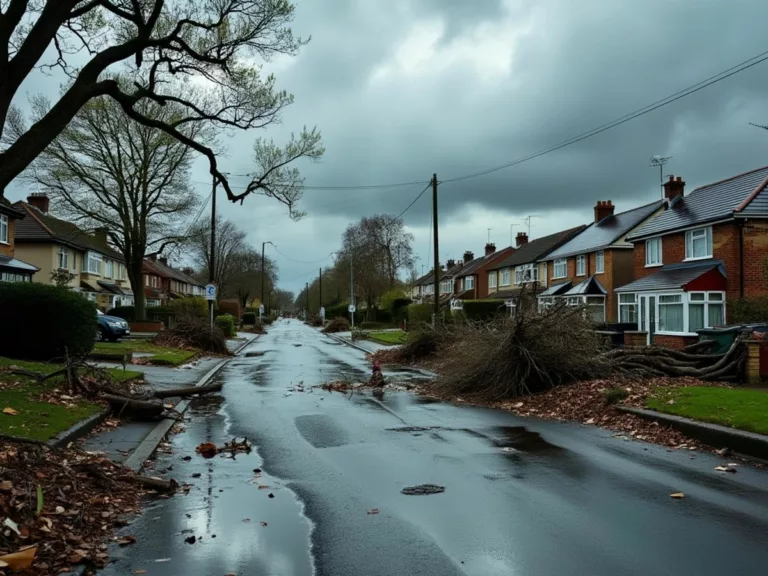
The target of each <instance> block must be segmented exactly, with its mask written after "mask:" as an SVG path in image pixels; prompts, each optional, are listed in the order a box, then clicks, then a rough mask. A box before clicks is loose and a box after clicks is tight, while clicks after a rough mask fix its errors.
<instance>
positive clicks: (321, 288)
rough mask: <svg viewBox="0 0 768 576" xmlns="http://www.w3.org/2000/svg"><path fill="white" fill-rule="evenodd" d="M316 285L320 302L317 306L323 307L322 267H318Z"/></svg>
mask: <svg viewBox="0 0 768 576" xmlns="http://www.w3.org/2000/svg"><path fill="white" fill-rule="evenodd" d="M317 285H318V289H319V292H320V304H319V306H318V309H319V308H322V307H323V268H322V266H321V267H320V276H318V277H317Z"/></svg>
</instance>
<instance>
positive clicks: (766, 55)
mask: <svg viewBox="0 0 768 576" xmlns="http://www.w3.org/2000/svg"><path fill="white" fill-rule="evenodd" d="M766 60H768V51H765V52H762V53H760V54H758V55H757V56H753V57H752V58H749V59H748V60H745V61H743V62H741V63H739V64H736V65H735V66H732V67H730V68H728V69H727V70H723V71H722V72H719V73H718V74H715V75H714V76H710V77H709V78H707V79H706V80H702V81H700V82H698V83H696V84H693V85H692V86H689V87H688V88H684V89H683V90H679V91H677V92H675V93H674V94H670V95H669V96H667V97H665V98H662V99H661V100H657V101H656V102H653V103H651V104H648V105H647V106H644V107H642V108H639V109H637V110H635V111H634V112H630V113H629V114H625V115H624V116H621V117H620V118H616V119H615V120H612V121H610V122H607V123H606V124H603V125H601V126H598V127H597V128H593V129H592V130H589V131H587V132H583V133H581V134H579V135H577V136H574V137H572V138H569V139H568V140H564V141H563V142H560V143H559V144H555V145H554V146H550V147H548V148H544V149H543V150H539V151H538V152H534V153H533V154H529V155H528V156H523V157H522V158H518V159H516V160H512V161H511V162H507V163H505V164H502V165H500V166H495V167H493V168H488V169H486V170H481V171H480V172H474V173H472V174H466V175H464V176H458V177H455V178H448V179H446V180H442V181H441V183H447V182H459V181H461V180H468V179H470V178H477V177H479V176H484V175H486V174H490V173H492V172H497V171H499V170H503V169H504V168H510V167H512V166H516V165H518V164H522V163H523V162H528V161H529V160H533V159H534V158H538V157H539V156H544V155H545V154H549V153H551V152H555V151H556V150H560V149H561V148H565V147H566V146H570V145H571V144H576V143H577V142H581V141H582V140H586V139H587V138H591V137H592V136H596V135H597V134H601V133H602V132H605V131H607V130H610V129H612V128H616V127H617V126H620V125H622V124H625V123H626V122H629V121H630V120H634V119H635V118H639V117H640V116H644V115H645V114H648V113H649V112H653V111H654V110H657V109H659V108H662V107H664V106H667V105H668V104H672V103H673V102H677V101H678V100H681V99H682V98H685V97H686V96H690V95H691V94H695V93H696V92H698V91H699V90H703V89H704V88H707V87H708V86H712V85H713V84H717V83H718V82H720V81H721V80H725V79H726V78H730V77H731V76H733V75H735V74H738V73H739V72H743V71H744V70H747V69H749V68H752V67H753V66H756V65H758V64H760V63H762V62H765V61H766Z"/></svg>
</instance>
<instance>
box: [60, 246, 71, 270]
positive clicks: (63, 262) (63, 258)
mask: <svg viewBox="0 0 768 576" xmlns="http://www.w3.org/2000/svg"><path fill="white" fill-rule="evenodd" d="M68 264H69V250H67V249H66V248H65V247H64V246H59V268H61V269H62V270H67V269H68V268H69V266H68Z"/></svg>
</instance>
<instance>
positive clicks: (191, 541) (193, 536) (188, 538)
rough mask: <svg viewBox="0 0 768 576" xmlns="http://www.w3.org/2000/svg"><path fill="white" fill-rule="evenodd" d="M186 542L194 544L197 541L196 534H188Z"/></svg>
mask: <svg viewBox="0 0 768 576" xmlns="http://www.w3.org/2000/svg"><path fill="white" fill-rule="evenodd" d="M184 542H186V543H187V544H194V543H195V542H197V538H196V537H195V535H194V534H192V536H187V537H186V538H184Z"/></svg>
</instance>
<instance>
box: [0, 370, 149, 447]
mask: <svg viewBox="0 0 768 576" xmlns="http://www.w3.org/2000/svg"><path fill="white" fill-rule="evenodd" d="M9 366H16V367H18V368H23V369H24V370H29V371H30V372H39V373H41V374H50V373H51V372H54V371H56V370H59V369H60V368H62V367H63V365H61V364H49V363H45V362H27V361H25V360H14V359H12V358H2V357H0V434H4V435H8V436H16V437H20V438H29V439H32V440H39V441H42V442H45V441H47V440H49V439H51V438H52V437H54V436H55V435H56V434H58V433H59V432H63V431H64V430H67V429H68V428H70V427H71V426H73V425H75V424H77V423H78V422H80V421H81V420H83V419H85V418H87V417H89V416H91V415H93V414H96V413H97V412H99V411H101V410H102V409H103V406H101V405H99V404H96V403H93V402H87V401H85V400H83V399H81V398H73V399H72V400H71V401H69V400H68V401H66V402H62V403H60V404H59V403H52V402H47V401H45V400H43V399H41V398H40V395H41V394H43V393H46V392H49V391H51V390H53V389H54V388H56V387H57V386H59V385H61V384H62V383H63V381H64V376H63V375H62V376H57V377H55V378H51V379H50V380H46V381H45V382H44V383H42V384H40V383H38V382H36V381H34V380H33V379H31V378H27V377H24V376H18V375H15V374H8V373H3V372H2V368H7V367H9ZM107 372H109V374H110V375H111V376H112V377H113V378H115V379H116V380H119V381H121V382H125V381H128V380H133V379H135V378H141V377H142V376H143V373H142V372H135V371H132V370H122V369H119V368H112V369H109V370H107ZM6 408H7V409H9V410H5V409H6ZM14 412H15V414H14Z"/></svg>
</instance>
